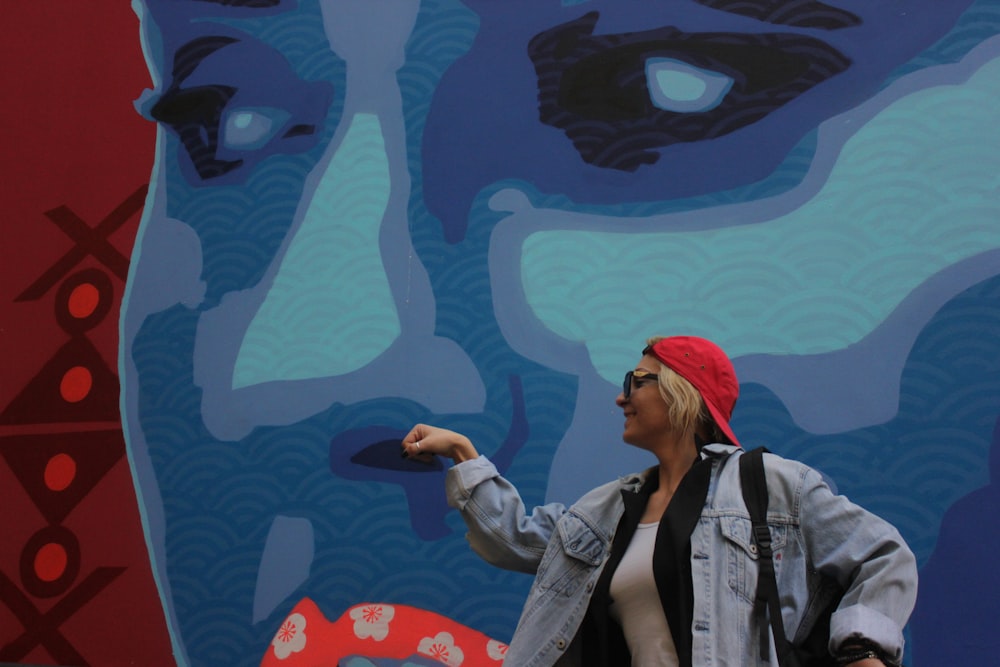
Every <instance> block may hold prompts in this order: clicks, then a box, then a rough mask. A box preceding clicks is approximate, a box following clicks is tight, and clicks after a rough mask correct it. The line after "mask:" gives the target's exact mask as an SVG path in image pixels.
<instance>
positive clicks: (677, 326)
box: [521, 59, 1000, 381]
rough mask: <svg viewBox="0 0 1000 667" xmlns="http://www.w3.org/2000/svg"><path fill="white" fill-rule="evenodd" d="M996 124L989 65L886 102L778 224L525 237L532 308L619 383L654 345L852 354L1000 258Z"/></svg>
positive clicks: (999, 73) (993, 65)
mask: <svg viewBox="0 0 1000 667" xmlns="http://www.w3.org/2000/svg"><path fill="white" fill-rule="evenodd" d="M845 122H848V123H849V122H851V121H850V120H849V119H845V118H841V119H837V118H835V119H833V120H831V121H830V123H845ZM998 125H1000V59H994V60H992V61H990V62H988V63H986V64H985V65H984V66H982V67H981V68H980V69H979V70H978V72H976V73H975V74H974V75H973V76H971V77H970V78H969V79H968V81H966V82H965V83H960V84H957V85H940V86H934V87H930V88H927V89H923V90H918V91H916V92H912V93H910V94H908V95H905V96H903V97H900V98H899V99H897V100H895V101H891V102H889V103H886V105H885V108H884V109H882V110H881V111H879V112H878V113H877V114H876V115H875V116H874V117H873V118H872V119H871V120H870V122H867V123H866V124H864V125H863V127H861V129H860V130H858V131H857V132H856V133H855V134H853V136H851V137H850V138H849V139H847V140H846V142H845V143H844V145H843V147H842V149H841V151H840V154H839V156H838V158H837V160H836V163H835V164H834V165H833V167H832V169H830V171H829V173H828V174H827V175H826V179H825V181H824V182H822V183H821V184H820V186H819V187H818V192H817V193H816V194H815V196H813V197H812V198H811V199H808V201H806V202H805V203H802V204H800V205H797V204H796V203H795V202H797V201H799V200H801V197H800V198H799V199H798V200H796V199H794V197H795V196H796V193H795V192H794V191H793V192H791V193H788V195H787V197H789V199H788V200H787V201H785V202H783V201H782V200H781V199H775V200H773V202H772V204H773V205H771V206H770V209H769V210H771V211H774V212H775V213H774V214H773V215H771V216H765V217H763V218H760V217H758V218H754V217H753V216H754V215H757V216H759V215H760V214H759V213H755V212H754V211H758V210H759V208H758V209H755V208H752V207H751V206H748V205H742V208H741V205H737V206H730V207H719V208H718V209H715V210H712V209H708V210H705V211H704V212H702V213H699V215H703V216H704V220H705V226H706V227H711V229H705V230H702V231H698V230H694V231H670V230H671V229H677V228H678V227H677V225H676V224H673V221H672V216H671V215H663V216H657V217H655V218H651V219H650V220H655V222H656V223H657V224H659V223H660V222H662V229H663V230H664V231H663V232H648V229H649V226H648V225H647V226H646V227H645V230H647V231H644V232H642V233H628V232H625V231H613V232H611V231H608V232H605V231H601V230H587V231H573V230H568V229H561V230H552V231H542V232H536V233H533V234H530V235H529V236H527V237H526V239H525V241H524V243H523V246H522V251H523V255H522V261H521V277H522V281H523V286H524V291H525V294H526V296H527V300H528V303H529V305H530V307H531V309H532V310H533V312H534V314H535V315H536V316H537V317H538V318H539V319H540V320H541V321H542V323H543V324H544V325H545V326H546V327H548V328H549V329H551V330H552V331H553V332H555V333H557V334H558V335H560V336H562V337H564V338H566V339H569V340H577V341H583V342H585V343H586V345H587V347H588V350H589V352H590V355H591V359H592V361H593V363H594V366H595V368H596V369H597V370H598V372H599V373H600V374H601V376H602V377H604V378H605V379H607V380H609V381H616V380H617V377H618V376H619V375H620V373H621V369H622V368H623V367H627V366H628V364H630V363H632V356H634V355H633V350H632V349H631V348H630V347H626V348H624V349H623V346H622V341H623V340H625V341H632V340H641V339H642V338H644V337H645V336H646V335H648V334H649V332H654V331H661V332H667V331H676V330H683V331H684V332H685V333H688V334H694V335H702V336H707V337H710V338H712V339H714V340H717V341H719V342H720V344H722V345H723V347H725V349H726V350H727V351H729V352H730V354H732V355H733V356H741V355H747V354H768V353H773V354H792V355H796V354H801V355H807V354H821V353H826V352H831V351H836V350H840V349H843V348H845V347H847V346H849V345H851V344H853V343H857V342H858V341H860V340H861V339H862V338H863V337H864V336H866V335H867V334H869V333H871V332H872V331H873V329H875V328H876V327H877V326H878V325H879V324H880V323H882V322H883V321H884V320H885V319H886V318H887V317H888V316H889V315H890V314H891V313H892V311H893V310H894V309H895V308H896V307H897V306H899V304H900V303H901V302H902V300H903V299H905V298H906V297H907V296H908V295H909V294H911V293H912V292H913V291H914V289H916V288H917V287H918V286H919V285H921V284H922V283H923V282H925V281H926V280H928V279H929V278H930V277H932V276H933V275H934V274H936V273H937V272H939V271H942V270H944V269H946V268H948V267H950V266H952V265H954V264H956V263H958V262H961V261H962V260H965V259H967V258H970V257H973V256H975V255H977V254H979V253H983V252H986V251H989V250H993V249H996V248H998V247H1000V225H998V224H997V220H998V219H1000V196H998V180H997V174H998V173H1000V135H998V134H997V133H996V131H995V128H996V127H997V126H998ZM781 211H783V212H781ZM536 213H538V212H537V211H536ZM679 215H684V214H679ZM687 215H688V217H690V215H691V214H690V213H688V214H687ZM725 221H732V222H730V223H729V224H730V225H732V224H733V223H734V222H735V223H737V224H736V226H725V224H726V223H725ZM739 223H743V224H739ZM623 228H626V229H627V224H623V225H621V226H619V227H618V228H617V229H618V230H621V229H623Z"/></svg>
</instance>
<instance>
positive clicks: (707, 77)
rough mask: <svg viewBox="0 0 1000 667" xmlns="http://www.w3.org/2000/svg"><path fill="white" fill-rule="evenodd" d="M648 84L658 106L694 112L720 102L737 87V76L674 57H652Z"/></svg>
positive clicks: (665, 108)
mask: <svg viewBox="0 0 1000 667" xmlns="http://www.w3.org/2000/svg"><path fill="white" fill-rule="evenodd" d="M646 85H647V86H648V88H649V97H650V99H651V100H652V102H653V105H654V106H655V107H657V108H659V109H663V110H664V111H675V112H678V113H691V112H698V111H709V110H711V109H714V108H715V107H717V106H719V104H721V103H722V99H723V98H724V97H725V96H726V93H728V92H729V89H730V88H732V87H733V78H732V77H731V76H727V75H725V74H721V73H719V72H713V71H711V70H706V69H702V68H700V67H694V66H692V65H689V64H687V63H685V62H682V61H680V60H675V59H673V58H649V59H647V60H646Z"/></svg>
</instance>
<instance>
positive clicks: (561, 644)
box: [556, 639, 566, 651]
mask: <svg viewBox="0 0 1000 667" xmlns="http://www.w3.org/2000/svg"><path fill="white" fill-rule="evenodd" d="M556 648H558V649H559V650H560V651H561V650H563V649H564V648H566V640H565V639H560V640H559V641H557V642H556Z"/></svg>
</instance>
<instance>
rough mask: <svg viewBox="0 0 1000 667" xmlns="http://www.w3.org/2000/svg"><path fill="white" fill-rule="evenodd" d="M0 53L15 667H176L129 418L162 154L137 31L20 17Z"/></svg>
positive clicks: (88, 12)
mask: <svg viewBox="0 0 1000 667" xmlns="http://www.w3.org/2000/svg"><path fill="white" fill-rule="evenodd" d="M0 49H2V58H3V60H2V65H0V68H2V69H0V71H2V89H3V91H4V93H3V97H4V104H3V105H0V127H3V137H4V138H3V187H2V188H0V193H2V195H0V196H2V203H3V216H2V218H0V253H2V261H0V347H2V349H3V365H2V381H0V521H2V532H3V538H2V539H0V663H4V662H6V663H31V664H54V665H84V664H87V665H101V666H106V665H107V666H114V665H146V666H156V665H170V664H173V659H172V656H171V651H170V643H169V639H168V636H167V632H166V625H165V622H164V617H163V611H162V608H161V606H160V602H159V599H158V596H157V593H156V588H155V585H154V582H153V578H152V574H151V572H150V567H149V557H148V554H147V552H146V546H145V542H144V539H143V536H142V530H141V527H140V526H141V524H140V519H139V514H138V510H137V509H136V508H137V505H136V502H135V491H134V489H133V486H132V481H131V477H130V475H129V469H128V462H127V460H126V457H125V446H124V441H123V438H122V433H121V426H120V423H119V417H118V381H117V362H116V357H117V343H118V341H117V323H118V310H119V304H120V303H121V298H122V291H123V288H124V282H125V281H124V279H125V271H126V270H127V266H128V257H129V253H130V249H131V245H132V242H133V240H134V238H135V233H136V229H137V226H138V222H139V216H140V211H141V206H142V198H143V193H144V191H145V187H146V183H147V182H148V178H149V165H150V164H152V153H153V142H154V127H153V125H152V124H151V123H148V122H147V121H144V120H143V119H142V118H140V117H139V116H138V114H137V113H136V112H135V110H134V109H133V107H132V100H133V99H135V98H136V97H137V96H138V95H139V93H140V92H141V91H142V89H143V88H144V87H146V86H148V85H149V83H148V80H149V77H148V74H147V72H146V69H145V65H144V63H143V59H142V53H141V51H140V48H139V46H138V20H137V18H136V16H135V15H134V14H133V13H132V12H131V10H130V9H129V3H127V2H113V3H112V2H102V3H83V2H75V1H73V0H61V1H54V2H27V3H20V4H18V5H17V11H16V12H13V13H12V14H11V13H8V15H7V17H6V20H5V21H4V22H3V25H2V27H0Z"/></svg>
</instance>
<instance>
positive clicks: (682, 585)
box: [402, 336, 917, 667]
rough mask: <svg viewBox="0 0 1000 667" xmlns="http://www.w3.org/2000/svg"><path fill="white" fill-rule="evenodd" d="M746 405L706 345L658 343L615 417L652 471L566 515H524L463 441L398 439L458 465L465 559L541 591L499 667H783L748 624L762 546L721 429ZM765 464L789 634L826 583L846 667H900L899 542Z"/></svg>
mask: <svg viewBox="0 0 1000 667" xmlns="http://www.w3.org/2000/svg"><path fill="white" fill-rule="evenodd" d="M654 388H656V389H658V391H657V390H656V389H654ZM738 392H739V383H738V382H737V380H736V374H735V372H734V370H733V366H732V363H731V362H730V361H729V359H728V357H726V355H725V353H724V352H723V351H722V350H721V349H720V348H719V347H718V346H716V345H715V344H714V343H712V342H710V341H708V340H705V339H702V338H695V337H690V336H675V337H670V338H662V337H656V338H651V339H650V340H649V341H648V346H647V347H646V349H645V350H644V351H643V356H642V359H641V360H640V361H639V364H638V365H637V366H636V368H635V369H634V370H632V371H629V372H628V373H626V375H625V383H624V387H623V391H622V393H621V394H619V395H618V398H617V400H616V402H617V404H618V406H619V407H621V408H622V411H623V412H624V415H625V431H624V434H623V436H622V438H623V440H624V441H625V442H627V443H628V444H630V445H633V446H635V447H641V448H642V449H646V450H648V451H649V452H650V453H652V454H653V455H654V456H655V457H656V459H657V465H656V466H654V467H652V468H650V469H649V470H646V471H645V472H643V473H640V474H635V475H630V476H627V477H624V478H622V479H620V480H617V481H614V482H611V483H609V484H605V485H603V486H600V487H598V488H596V489H594V490H592V491H590V492H589V493H587V494H586V495H584V496H583V497H582V498H581V499H580V500H579V501H577V502H576V503H575V504H574V505H573V506H572V507H569V508H566V507H564V506H563V505H561V504H556V503H553V504H549V505H544V506H541V507H537V508H535V509H534V510H533V511H532V513H531V514H530V515H527V514H526V512H525V507H524V504H523V502H522V501H521V498H520V496H519V495H518V493H517V490H516V489H515V488H514V487H513V486H512V485H511V484H510V483H509V482H508V481H507V480H505V479H504V478H503V477H501V476H500V475H499V474H498V473H497V470H496V468H495V467H494V466H493V464H492V463H491V462H490V461H489V460H488V459H487V458H486V457H484V456H479V455H478V453H477V452H476V449H475V447H474V446H473V444H472V442H471V441H470V440H469V439H468V438H467V437H465V436H463V435H461V434H459V433H455V432H453V431H448V430H445V429H440V428H435V427H431V426H426V425H423V424H419V425H417V426H415V427H414V428H413V429H412V430H411V431H410V433H409V434H407V436H406V437H405V438H404V439H403V442H402V446H403V449H404V453H405V454H406V455H408V456H410V457H414V458H418V459H424V460H429V458H430V457H431V456H433V455H441V456H446V457H450V458H451V459H453V460H454V461H455V463H456V465H454V466H453V467H452V468H451V469H450V470H449V471H448V476H447V482H446V486H447V492H448V500H449V503H450V504H451V505H452V506H453V507H455V508H457V509H458V510H459V511H460V512H461V514H462V517H463V518H464V519H465V522H466V524H467V526H468V528H469V541H470V543H471V545H472V548H473V549H474V550H475V551H476V552H477V553H478V554H480V555H481V556H482V557H483V558H484V559H486V560H487V561H489V562H490V563H493V564H495V565H498V566H500V567H504V568H507V569H512V570H519V571H523V572H529V573H533V574H535V575H536V576H535V581H534V583H533V585H532V588H531V591H530V593H529V595H528V599H527V602H526V603H525V606H524V610H523V612H522V614H521V619H520V621H519V622H518V625H517V629H516V630H515V632H514V637H513V639H512V640H511V644H510V648H509V650H508V653H507V659H506V661H505V662H506V664H508V665H511V666H512V667H533V666H549V665H600V666H605V665H607V666H613V667H618V666H621V665H629V664H631V665H633V666H642V667H647V666H661V665H667V666H674V665H679V666H680V667H689V666H693V667H704V666H709V665H712V666H716V665H718V666H721V665H727V666H735V665H746V666H750V665H753V666H756V665H770V666H771V667H777V666H778V661H777V657H776V651H774V650H773V646H772V647H771V650H770V651H768V650H766V649H765V651H764V653H765V654H767V655H769V656H770V657H769V659H768V661H764V660H763V659H762V658H761V657H760V656H761V653H762V651H761V650H760V648H761V647H760V645H759V643H760V640H759V637H760V632H759V630H760V628H759V627H758V625H757V622H756V620H755V617H754V614H753V602H754V597H755V594H756V585H757V561H756V547H755V546H754V545H753V543H752V539H751V537H750V536H751V529H750V521H749V515H748V513H747V510H746V506H745V503H744V501H743V496H742V492H741V488H740V481H739V480H740V477H739V465H738V463H737V462H736V459H737V458H738V457H739V456H740V455H741V454H742V450H740V448H739V442H738V440H737V439H736V436H735V435H734V434H733V432H732V429H731V428H730V426H729V419H730V416H731V414H732V410H733V406H734V405H735V403H736V397H737V394H738ZM764 461H765V470H766V472H767V486H768V491H769V494H770V502H769V507H768V524H769V527H770V530H771V536H772V543H773V544H772V546H773V549H774V561H775V563H776V566H775V567H776V570H777V579H778V589H779V591H781V602H782V618H783V620H784V627H785V632H786V634H787V635H788V637H789V638H791V639H793V640H794V639H797V638H801V637H804V636H805V635H806V634H808V631H809V630H810V628H811V626H812V625H814V623H815V617H816V614H817V609H818V608H822V607H823V606H824V601H825V599H827V598H824V596H827V595H828V593H829V591H830V586H829V585H827V584H828V583H829V582H830V581H831V580H834V581H836V582H837V583H838V584H839V585H840V587H842V588H843V589H844V591H845V592H844V594H843V597H842V599H841V602H840V604H839V606H838V608H837V609H836V611H835V612H834V613H833V616H832V618H831V620H830V644H829V648H830V650H831V652H832V653H833V655H834V657H835V658H836V659H837V661H838V664H843V665H851V667H880V666H883V665H885V666H889V665H896V664H898V663H899V660H900V659H901V657H902V653H903V637H902V628H903V626H904V625H905V623H906V620H907V618H908V617H909V614H910V612H911V611H912V608H913V604H914V601H915V597H916V578H917V574H916V564H915V559H914V557H913V554H912V553H911V552H910V550H909V549H908V548H907V546H906V544H905V543H904V541H903V539H902V538H901V537H900V535H899V533H898V532H897V531H896V529H895V528H893V527H892V526H891V525H889V524H888V523H886V522H885V521H883V520H882V519H879V518H878V517H876V516H874V515H872V514H871V513H869V512H867V511H865V510H864V509H862V508H860V507H858V506H857V505H854V504H852V503H851V502H849V501H848V500H847V499H846V498H844V497H843V496H835V495H834V494H833V493H832V492H831V491H830V489H829V487H828V486H827V485H826V484H825V483H824V482H823V480H822V478H821V476H820V475H819V473H817V472H816V471H814V470H812V469H811V468H809V467H808V466H805V465H803V464H801V463H798V462H795V461H789V460H786V459H783V458H781V457H778V456H774V455H770V454H768V455H765V459H764ZM769 643H773V639H772V640H771V641H770V642H769Z"/></svg>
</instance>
